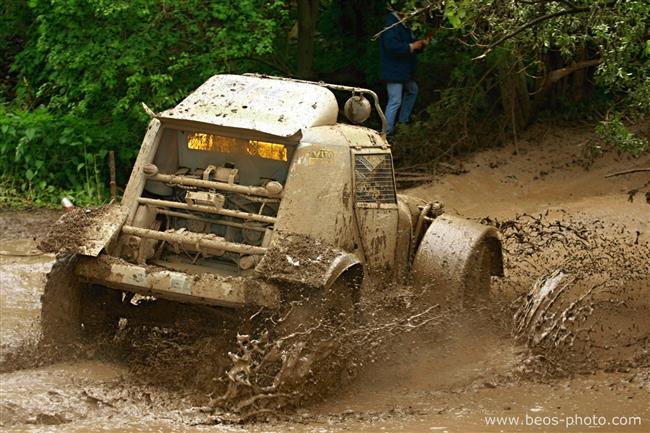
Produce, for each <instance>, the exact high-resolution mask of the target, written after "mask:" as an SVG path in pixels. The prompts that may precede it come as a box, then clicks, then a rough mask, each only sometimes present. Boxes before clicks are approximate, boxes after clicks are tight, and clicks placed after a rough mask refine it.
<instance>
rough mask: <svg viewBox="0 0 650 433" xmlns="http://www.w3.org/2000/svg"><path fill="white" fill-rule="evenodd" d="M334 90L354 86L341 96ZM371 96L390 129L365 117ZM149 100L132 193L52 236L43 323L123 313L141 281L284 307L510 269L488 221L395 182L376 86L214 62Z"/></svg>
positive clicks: (224, 301) (470, 284) (476, 280)
mask: <svg viewBox="0 0 650 433" xmlns="http://www.w3.org/2000/svg"><path fill="white" fill-rule="evenodd" d="M334 92H337V93H341V92H346V93H349V94H351V97H350V99H348V101H347V102H346V103H345V105H344V108H343V110H340V107H339V105H338V102H337V98H336V97H335V94H334ZM366 96H367V97H368V98H370V100H372V101H373V102H372V103H371V102H370V101H369V100H368V99H367V98H366ZM371 105H374V107H375V110H376V116H377V117H378V119H379V122H381V124H382V129H381V131H375V130H372V129H369V128H366V127H363V126H359V125H358V123H361V122H363V121H365V120H366V119H367V118H368V117H369V116H370V114H371V111H372V110H371ZM145 108H146V107H145ZM147 111H148V112H149V113H150V115H151V116H152V120H151V122H150V123H149V126H148V128H147V131H146V134H145V137H144V140H143V142H142V146H141V148H140V151H139V154H138V156H137V159H136V162H135V165H134V167H133V171H132V173H131V177H130V179H129V182H128V185H127V186H126V189H125V191H124V194H123V198H122V200H121V203H119V204H111V205H108V206H105V207H102V208H99V209H77V210H76V211H75V212H72V213H68V214H65V215H64V216H63V217H62V218H61V219H60V220H59V221H58V222H57V223H56V225H55V226H54V227H53V229H52V231H51V233H50V235H49V236H48V238H47V239H46V240H45V241H44V242H43V248H44V249H46V250H49V251H55V252H58V253H59V259H58V261H57V263H56V264H55V265H54V267H53V269H52V271H51V273H50V274H49V276H48V282H47V284H46V289H45V293H44V295H43V309H42V324H43V332H44V335H45V337H46V338H47V337H49V338H53V339H57V338H61V337H62V336H65V337H64V338H67V336H68V335H70V333H82V332H84V331H87V330H89V329H91V328H92V327H93V326H92V325H93V320H96V319H97V317H101V318H103V319H104V320H109V321H110V322H111V323H110V324H111V326H117V320H119V316H120V314H121V313H120V314H117V315H115V314H113V315H111V314H108V313H107V311H119V308H117V309H116V307H120V306H122V307H124V306H126V305H127V304H128V306H129V307H130V306H133V305H135V304H136V303H135V302H133V296H134V294H137V295H138V296H139V297H140V298H141V299H142V298H146V299H147V300H155V299H161V300H165V301H166V302H168V301H172V302H178V303H182V304H203V305H206V306H212V307H211V308H217V309H230V311H234V312H235V314H237V313H236V311H237V309H241V308H245V307H252V308H254V309H257V310H259V309H277V308H278V307H280V306H282V305H283V303H286V302H287V300H288V299H292V297H293V296H295V293H297V292H298V291H299V292H300V293H302V294H305V293H307V296H308V297H312V296H313V299H314V300H315V301H314V302H326V301H325V300H326V299H343V300H350V302H353V303H354V302H356V303H358V302H360V300H362V299H363V295H364V290H365V289H366V288H367V287H371V286H375V287H394V285H391V284H386V283H387V282H396V283H399V284H412V285H414V286H417V287H431V288H432V289H431V290H432V291H435V292H437V293H438V294H440V293H442V294H443V295H445V297H446V298H448V299H450V302H453V301H460V302H462V300H465V301H466V300H467V299H473V298H475V297H480V296H482V295H483V294H484V293H485V292H486V291H487V290H488V289H489V285H490V277H491V276H493V275H502V272H503V265H502V252H501V244H500V240H499V237H498V235H497V233H496V232H495V230H494V229H493V228H491V227H488V226H484V225H481V224H478V223H475V222H471V221H468V220H465V219H462V218H459V217H456V216H452V215H447V214H445V213H444V212H443V207H442V205H441V204H440V203H437V202H433V203H427V202H425V201H423V200H420V199H417V198H414V197H409V196H406V195H400V194H398V192H397V189H396V185H395V175H394V169H393V160H392V156H391V148H390V145H389V143H388V142H387V140H386V136H385V119H384V116H383V113H382V111H381V109H380V108H379V103H378V98H377V95H376V94H375V93H374V92H372V91H370V90H367V89H362V88H354V87H347V86H339V85H331V84H325V83H320V82H319V83H315V82H305V81H298V80H291V79H284V78H277V77H267V76H259V75H244V76H239V75H216V76H213V77H212V78H210V79H209V80H207V81H206V82H205V83H204V84H203V85H201V86H200V87H199V88H198V89H197V90H196V91H195V92H193V93H192V94H190V95H189V96H188V97H187V98H186V99H184V100H183V101H182V102H181V103H180V104H178V105H177V106H176V107H174V108H171V109H169V110H166V111H163V112H161V113H158V114H154V113H153V112H151V110H147ZM339 111H343V112H344V114H345V115H346V116H347V117H348V120H349V121H350V123H343V122H338V117H339ZM387 290H388V289H387ZM324 295H326V296H324ZM333 305H338V304H336V303H334V304H333ZM332 313H335V312H331V311H330V313H329V314H332ZM247 317H248V316H247Z"/></svg>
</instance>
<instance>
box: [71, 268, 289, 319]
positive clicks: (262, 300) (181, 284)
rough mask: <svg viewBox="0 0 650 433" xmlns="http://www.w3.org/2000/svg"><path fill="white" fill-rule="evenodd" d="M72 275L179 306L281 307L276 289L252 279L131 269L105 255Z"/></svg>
mask: <svg viewBox="0 0 650 433" xmlns="http://www.w3.org/2000/svg"><path fill="white" fill-rule="evenodd" d="M75 273H76V274H77V275H78V276H79V277H80V278H81V279H82V280H84V281H85V282H89V283H97V284H102V285H105V286H108V287H112V288H115V289H122V290H129V291H133V292H135V293H139V294H141V295H151V296H157V297H160V298H164V299H169V300H173V301H178V302H187V303H193V304H207V305H218V306H223V307H244V306H260V307H267V308H275V307H277V306H278V305H279V304H280V291H279V290H278V288H277V286H275V285H273V284H270V283H267V282H265V281H262V280H260V279H257V278H255V277H231V276H220V275H215V274H208V273H205V274H186V273H182V272H175V271H170V270H167V269H164V268H157V267H149V266H139V265H134V264H131V263H128V262H125V261H123V260H121V259H118V258H115V257H111V256H107V255H99V256H98V257H80V258H79V261H78V262H77V265H76V268H75Z"/></svg>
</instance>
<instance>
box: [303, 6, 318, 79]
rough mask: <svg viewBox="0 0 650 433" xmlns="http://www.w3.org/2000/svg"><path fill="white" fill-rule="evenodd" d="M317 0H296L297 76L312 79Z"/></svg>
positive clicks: (313, 75)
mask: <svg viewBox="0 0 650 433" xmlns="http://www.w3.org/2000/svg"><path fill="white" fill-rule="evenodd" d="M317 17H318V0H298V76H299V77H300V78H304V79H307V80H309V79H313V78H314V77H315V74H314V35H315V34H316V19H317Z"/></svg>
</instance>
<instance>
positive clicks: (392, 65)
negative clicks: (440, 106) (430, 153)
mask: <svg viewBox="0 0 650 433" xmlns="http://www.w3.org/2000/svg"><path fill="white" fill-rule="evenodd" d="M400 19H401V17H400V14H399V13H398V12H395V11H393V12H391V13H389V14H388V15H386V18H385V20H384V28H386V27H390V26H392V25H394V24H396V23H397V22H399V21H400ZM379 43H380V51H379V52H380V55H381V75H380V78H381V79H382V80H383V81H385V82H386V89H387V91H388V103H387V104H386V110H385V111H386V121H387V123H388V130H387V131H386V132H387V134H388V135H389V136H390V135H392V134H393V132H394V131H395V120H398V121H399V122H400V123H408V121H409V119H410V117H411V111H413V106H414V105H415V98H416V97H417V95H418V85H417V83H416V82H415V81H413V78H414V75H415V65H416V63H417V59H416V54H417V53H418V52H420V51H421V50H422V49H423V48H424V46H425V45H426V44H427V41H426V40H424V39H422V40H416V39H415V35H414V34H413V32H412V31H411V29H410V28H408V27H407V26H406V25H405V24H404V23H401V24H398V25H395V26H394V27H392V28H390V29H389V30H386V31H385V32H384V33H382V34H381V38H380V40H379ZM400 108H401V109H400ZM398 112H399V117H398V116H397V113H398Z"/></svg>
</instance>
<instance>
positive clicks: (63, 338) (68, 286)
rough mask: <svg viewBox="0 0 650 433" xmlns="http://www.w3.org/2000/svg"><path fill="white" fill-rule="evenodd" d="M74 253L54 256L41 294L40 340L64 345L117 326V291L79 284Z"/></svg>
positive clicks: (112, 329) (118, 295)
mask: <svg viewBox="0 0 650 433" xmlns="http://www.w3.org/2000/svg"><path fill="white" fill-rule="evenodd" d="M76 264H77V256H75V255H69V256H63V257H58V258H57V260H56V262H55V263H54V265H53V266H52V269H51V270H50V272H49V273H48V275H47V280H46V283H45V288H44V291H43V295H42V296H41V330H42V335H43V342H45V343H47V344H51V345H55V346H65V345H69V344H74V343H76V342H79V341H80V340H81V339H82V338H86V339H88V338H94V337H96V336H98V335H99V334H101V333H110V332H113V331H114V330H115V329H116V328H117V323H118V320H119V305H120V304H121V301H122V296H121V292H119V291H116V290H112V289H108V288H106V287H103V286H97V285H90V284H86V283H83V282H81V281H80V280H79V278H78V277H77V276H76V275H75V272H74V270H75V266H76Z"/></svg>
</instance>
